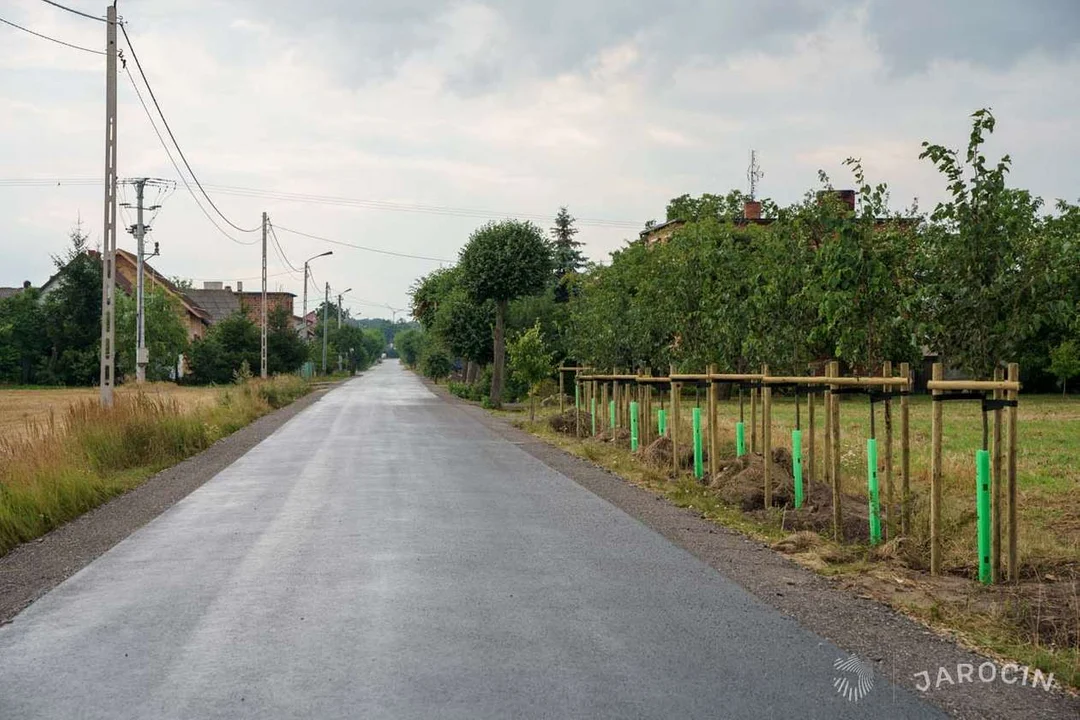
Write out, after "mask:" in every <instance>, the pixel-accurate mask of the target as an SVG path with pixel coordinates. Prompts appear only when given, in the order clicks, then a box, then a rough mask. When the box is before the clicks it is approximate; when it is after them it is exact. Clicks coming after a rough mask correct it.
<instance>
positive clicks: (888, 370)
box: [871, 360, 896, 540]
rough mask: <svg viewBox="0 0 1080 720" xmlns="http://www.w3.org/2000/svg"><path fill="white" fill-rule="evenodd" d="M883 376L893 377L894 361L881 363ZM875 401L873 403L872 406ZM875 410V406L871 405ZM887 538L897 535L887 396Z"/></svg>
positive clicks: (890, 411)
mask: <svg viewBox="0 0 1080 720" xmlns="http://www.w3.org/2000/svg"><path fill="white" fill-rule="evenodd" d="M881 374H882V376H883V377H892V374H893V373H892V362H891V361H889V360H886V361H885V362H884V363H882V365H881ZM881 389H882V391H883V392H885V393H886V394H888V393H891V392H892V387H891V386H889V385H885V386H883V387H882V388H881ZM872 405H873V403H871V406H872ZM871 412H873V407H871ZM884 415H885V452H884V453H883V455H884V459H885V539H886V540H891V539H892V538H893V536H894V535H896V508H895V507H893V457H892V449H893V448H892V446H893V432H892V398H890V397H886V398H885V410H884Z"/></svg>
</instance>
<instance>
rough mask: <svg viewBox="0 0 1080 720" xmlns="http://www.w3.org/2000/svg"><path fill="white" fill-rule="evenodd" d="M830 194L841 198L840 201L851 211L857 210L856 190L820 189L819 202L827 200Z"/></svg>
mask: <svg viewBox="0 0 1080 720" xmlns="http://www.w3.org/2000/svg"><path fill="white" fill-rule="evenodd" d="M830 195H832V196H833V197H835V198H837V199H839V200H840V203H841V204H842V205H843V206H844V207H845V208H847V209H848V210H850V211H851V212H855V191H854V190H833V191H832V192H829V191H828V190H819V191H818V194H817V197H818V202H819V203H820V202H823V201H824V200H825V198H826V197H828V196H830Z"/></svg>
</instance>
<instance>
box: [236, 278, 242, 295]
mask: <svg viewBox="0 0 1080 720" xmlns="http://www.w3.org/2000/svg"><path fill="white" fill-rule="evenodd" d="M236 292H238V293H242V292H244V281H243V280H237V281H236Z"/></svg>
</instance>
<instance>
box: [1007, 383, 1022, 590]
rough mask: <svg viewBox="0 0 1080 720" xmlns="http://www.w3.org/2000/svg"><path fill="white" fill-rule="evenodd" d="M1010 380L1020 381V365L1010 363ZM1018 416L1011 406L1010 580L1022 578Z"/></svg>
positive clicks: (1013, 396) (1013, 397)
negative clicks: (1018, 514)
mask: <svg viewBox="0 0 1080 720" xmlns="http://www.w3.org/2000/svg"><path fill="white" fill-rule="evenodd" d="M1009 380H1011V381H1013V382H1016V383H1019V382H1020V366H1019V365H1017V364H1016V363H1009ZM1018 395H1019V393H1018V392H1017V391H1016V390H1010V391H1009V394H1008V399H1009V400H1016V399H1017V396H1018ZM1018 416H1019V413H1018V412H1017V408H1015V407H1011V408H1009V450H1008V461H1007V462H1008V465H1007V470H1006V472H1007V475H1006V479H1005V486H1006V492H1007V494H1008V496H1009V580H1011V581H1012V582H1019V580H1020V554H1019V550H1018V548H1017V541H1018V538H1019V530H1020V528H1019V527H1018V526H1017V510H1018V508H1017V505H1016V503H1017V497H1016V421H1017V420H1018Z"/></svg>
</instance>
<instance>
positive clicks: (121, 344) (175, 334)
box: [116, 286, 188, 381]
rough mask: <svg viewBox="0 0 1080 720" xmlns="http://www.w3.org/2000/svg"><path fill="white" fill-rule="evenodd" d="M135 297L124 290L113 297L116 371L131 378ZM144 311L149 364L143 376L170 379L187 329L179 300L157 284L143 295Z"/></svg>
mask: <svg viewBox="0 0 1080 720" xmlns="http://www.w3.org/2000/svg"><path fill="white" fill-rule="evenodd" d="M135 304H136V303H135V298H133V297H130V296H129V295H127V294H125V293H117V297H116V374H117V375H118V376H120V377H124V378H131V379H134V375H135V316H136V308H135ZM143 309H144V312H145V313H146V321H145V328H146V331H145V332H146V336H145V341H146V347H147V350H148V351H149V363H148V364H147V366H146V379H147V380H150V381H154V380H169V379H171V378H172V377H174V376H175V372H176V366H177V364H178V362H179V359H180V354H181V353H183V352H184V351H185V350H187V347H188V338H187V330H186V329H185V328H184V323H183V321H182V320H181V315H180V313H182V312H183V310H182V308H181V307H180V303H179V301H177V300H176V299H175V298H173V297H170V296H169V295H167V294H166V293H165V290H164V289H163V288H161V287H160V286H157V287H155V288H152V289H150V290H148V291H147V292H146V293H145V295H144V297H143Z"/></svg>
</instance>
